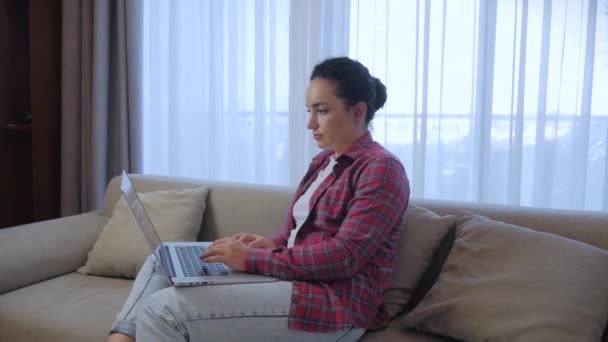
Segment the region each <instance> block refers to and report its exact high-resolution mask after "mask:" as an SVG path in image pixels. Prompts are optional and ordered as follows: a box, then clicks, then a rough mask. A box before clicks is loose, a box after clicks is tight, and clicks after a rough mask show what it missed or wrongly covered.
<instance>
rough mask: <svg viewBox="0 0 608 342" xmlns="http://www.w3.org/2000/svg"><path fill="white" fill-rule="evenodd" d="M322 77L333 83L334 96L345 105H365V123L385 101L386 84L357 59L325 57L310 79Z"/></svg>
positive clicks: (370, 119) (366, 123) (367, 122)
mask: <svg viewBox="0 0 608 342" xmlns="http://www.w3.org/2000/svg"><path fill="white" fill-rule="evenodd" d="M315 78H324V79H326V80H329V81H330V82H332V83H333V85H334V87H335V91H336V96H338V97H339V98H341V99H343V100H344V102H345V103H346V105H347V106H349V107H350V106H354V105H355V104H357V103H359V102H365V104H366V105H367V114H366V115H365V125H368V124H369V122H370V121H372V119H373V118H374V114H375V113H376V111H377V110H378V109H380V108H382V107H383V106H384V103H385V102H386V86H385V85H384V84H382V82H381V81H380V80H379V79H378V78H376V77H373V76H372V75H370V73H369V70H368V69H367V68H366V67H365V66H364V65H363V64H361V63H360V62H359V61H356V60H354V59H350V58H348V57H337V58H330V59H326V60H324V61H323V62H321V63H319V64H317V65H316V66H315V68H314V69H313V71H312V75H311V76H310V80H313V79H315Z"/></svg>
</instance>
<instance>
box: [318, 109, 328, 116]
mask: <svg viewBox="0 0 608 342" xmlns="http://www.w3.org/2000/svg"><path fill="white" fill-rule="evenodd" d="M318 112H319V114H321V115H325V114H327V109H319V110H318Z"/></svg>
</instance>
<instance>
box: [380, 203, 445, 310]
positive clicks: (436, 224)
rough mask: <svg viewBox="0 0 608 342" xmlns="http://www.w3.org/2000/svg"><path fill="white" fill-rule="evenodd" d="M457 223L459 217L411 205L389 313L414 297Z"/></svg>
mask: <svg viewBox="0 0 608 342" xmlns="http://www.w3.org/2000/svg"><path fill="white" fill-rule="evenodd" d="M455 223H456V216H454V215H447V216H439V215H437V214H436V213H434V212H432V211H430V210H428V209H426V208H423V207H420V206H417V205H415V204H411V203H410V204H409V205H408V208H407V211H406V213H405V224H404V227H403V230H402V231H401V237H400V239H399V243H398V245H397V265H396V268H395V273H394V274H393V279H392V281H391V284H390V287H389V288H388V289H387V290H386V291H385V293H384V301H383V305H384V308H385V309H386V311H387V312H388V313H389V315H390V316H391V318H392V317H395V316H396V315H397V314H399V313H400V312H401V311H402V310H403V308H404V307H405V305H406V304H407V303H408V301H409V300H410V298H411V296H412V292H413V291H414V289H415V288H416V285H418V283H419V282H420V279H421V278H422V275H423V274H424V272H425V270H426V269H427V268H428V266H429V264H430V263H431V259H432V258H433V253H434V252H435V250H436V249H437V247H438V246H439V243H440V242H441V240H442V239H443V238H444V236H445V235H446V234H447V233H448V231H449V230H450V228H451V227H452V226H453V225H454V224H455Z"/></svg>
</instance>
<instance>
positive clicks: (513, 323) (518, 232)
mask: <svg viewBox="0 0 608 342" xmlns="http://www.w3.org/2000/svg"><path fill="white" fill-rule="evenodd" d="M606 270H608V251H605V250H602V249H600V248H597V247H593V246H590V245H587V244H584V243H581V242H578V241H575V240H570V239H567V238H563V237H560V236H557V235H553V234H549V233H542V232H536V231H533V230H530V229H528V228H523V227H519V226H515V225H510V224H506V223H503V222H498V221H493V220H490V219H488V218H485V217H482V216H476V215H473V214H463V215H462V216H460V217H459V219H458V226H457V227H456V239H455V241H454V246H453V248H452V250H451V251H450V253H449V255H448V258H447V260H446V262H445V264H444V266H443V269H442V271H441V274H440V275H439V279H438V280H437V282H436V283H435V284H434V286H433V287H432V288H431V290H430V291H429V292H428V293H427V294H426V296H425V297H424V298H423V300H422V301H421V302H420V303H419V304H418V306H416V307H415V308H414V310H413V311H411V312H410V313H409V314H407V315H406V316H405V317H404V319H403V322H404V323H405V325H406V326H407V327H415V328H417V329H419V330H421V331H427V332H432V333H435V334H439V335H443V336H449V337H453V338H456V339H459V340H466V341H481V340H484V341H492V340H501V341H599V340H600V338H601V336H602V331H603V329H604V327H605V325H606V320H607V319H608V292H607V290H606V289H608V272H606Z"/></svg>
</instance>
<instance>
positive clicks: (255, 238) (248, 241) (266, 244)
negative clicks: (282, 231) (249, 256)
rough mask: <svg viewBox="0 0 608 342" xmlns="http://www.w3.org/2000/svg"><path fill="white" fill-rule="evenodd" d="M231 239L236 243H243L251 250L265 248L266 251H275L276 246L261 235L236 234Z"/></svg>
mask: <svg viewBox="0 0 608 342" xmlns="http://www.w3.org/2000/svg"><path fill="white" fill-rule="evenodd" d="M233 238H235V239H237V240H238V241H240V242H242V243H244V244H245V245H246V246H247V247H252V248H267V249H275V248H276V246H275V245H274V242H272V240H270V239H267V238H265V237H263V236H261V235H257V234H248V233H238V234H236V235H235V236H233Z"/></svg>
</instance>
